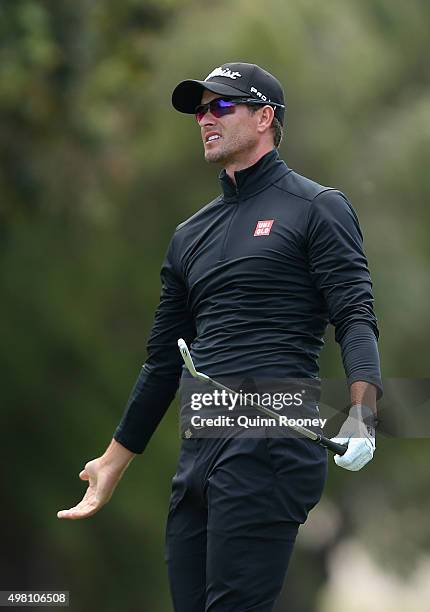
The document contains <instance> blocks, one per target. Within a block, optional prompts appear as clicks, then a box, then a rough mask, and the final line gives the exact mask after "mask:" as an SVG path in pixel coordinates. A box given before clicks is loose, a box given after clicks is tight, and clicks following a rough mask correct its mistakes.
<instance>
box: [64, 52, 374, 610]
mask: <svg viewBox="0 0 430 612" xmlns="http://www.w3.org/2000/svg"><path fill="white" fill-rule="evenodd" d="M172 102H173V106H174V107H175V109H177V110H178V111H180V112H182V113H188V114H190V115H194V116H195V118H196V120H197V125H198V128H199V130H200V136H201V138H202V142H203V149H204V156H205V160H206V161H207V162H209V163H214V164H219V165H220V166H221V168H222V171H221V174H220V176H219V178H220V183H221V194H220V195H219V196H218V197H217V198H216V199H215V200H213V201H212V202H210V203H209V204H207V205H206V206H204V207H203V208H201V209H200V210H199V211H198V212H196V213H195V214H194V215H193V216H192V217H190V218H189V219H188V220H186V221H185V222H183V223H181V224H180V225H178V227H177V228H176V230H175V233H174V235H173V238H172V240H171V242H170V244H169V247H168V250H167V254H166V257H165V261H164V263H163V267H162V270H161V281H162V294H161V299H160V304H159V306H158V309H157V311H156V315H155V321H154V325H153V328H152V331H151V334H150V338H149V342H148V346H147V352H148V358H147V361H146V362H145V364H144V366H143V368H142V370H141V372H140V375H139V377H138V379H137V381H136V384H135V386H134V388H133V390H132V392H131V395H130V398H129V401H128V405H127V408H126V411H125V413H124V416H123V418H122V420H121V422H120V424H119V426H118V428H117V429H116V431H115V433H114V436H113V440H112V442H111V443H110V445H109V447H108V448H107V450H106V452H105V453H104V454H103V455H102V456H101V457H98V458H97V459H94V460H92V461H90V462H88V463H87V464H86V465H85V468H84V469H83V470H82V472H81V473H80V475H79V476H80V478H81V479H82V480H86V481H88V482H89V487H88V489H87V491H86V493H85V496H84V498H83V499H82V501H81V502H80V503H78V504H77V505H76V506H75V507H73V508H71V509H69V510H62V511H60V512H58V517H59V518H69V519H79V518H84V517H88V516H91V515H92V514H94V513H95V512H97V511H98V510H99V509H100V508H101V507H102V506H103V505H104V504H106V503H107V501H108V500H109V499H110V497H111V495H112V493H113V491H114V489H115V486H116V485H117V483H118V481H119V480H120V478H121V476H122V475H123V473H124V471H125V469H126V468H127V466H128V465H129V463H130V461H131V460H132V459H133V457H134V456H135V455H136V454H139V453H142V452H143V450H144V449H145V447H146V445H147V443H148V441H149V439H150V437H151V435H152V434H153V432H154V431H155V429H156V427H157V425H158V423H159V422H160V420H161V419H162V417H163V415H164V413H165V412H166V410H167V408H168V407H169V404H170V403H171V401H172V399H173V398H174V396H175V393H176V391H177V389H178V386H179V383H180V379H181V377H182V382H184V380H186V379H187V375H188V373H187V372H186V371H185V368H183V361H182V357H181V354H180V352H179V351H178V347H177V339H178V338H183V339H184V340H185V341H186V342H187V344H188V345H189V346H190V348H191V355H192V358H193V360H194V363H195V366H196V368H197V369H198V370H199V371H201V372H204V373H205V374H207V375H208V376H210V377H211V378H213V379H220V378H221V379H223V378H225V377H226V376H230V377H231V376H235V377H237V379H238V380H239V379H244V378H245V377H248V378H252V379H254V380H256V379H260V378H264V377H271V378H276V379H277V380H283V379H285V380H286V379H307V380H310V381H318V380H319V379H318V357H319V353H320V350H321V348H322V345H323V336H324V332H325V329H326V326H327V324H328V323H329V322H331V323H332V324H333V326H334V327H335V332H336V336H335V337H336V341H337V342H338V343H339V345H340V347H341V352H342V360H343V366H344V370H345V374H346V382H347V384H348V387H349V390H350V400H351V410H350V414H349V417H348V418H347V420H346V422H345V423H344V425H343V426H342V429H341V431H340V432H339V435H338V436H337V438H336V440H337V441H339V442H341V443H347V444H348V450H347V452H346V453H345V454H344V455H343V456H340V455H336V456H335V461H336V463H337V464H338V465H340V466H342V467H344V468H346V469H349V470H358V469H360V468H361V467H363V466H364V465H365V464H366V463H367V462H368V461H369V460H370V459H372V457H373V453H374V450H375V434H374V427H373V425H374V415H375V414H376V401H377V399H379V397H380V396H381V395H382V384H381V375H380V365H379V355H378V348H377V339H378V328H377V321H376V317H375V314H374V311H373V296H372V283H371V279H370V275H369V270H368V266H367V261H366V257H365V255H364V253H363V237H362V233H361V230H360V227H359V223H358V219H357V216H356V214H355V212H354V210H353V208H352V207H351V204H350V203H349V201H348V199H347V198H346V197H345V195H344V194H342V193H341V192H340V191H339V190H337V189H333V188H331V187H323V186H322V185H319V184H317V183H315V182H313V181H312V180H310V179H308V178H305V177H303V176H301V175H299V174H297V173H296V172H294V171H293V170H291V169H290V168H289V167H288V166H287V165H286V164H285V163H284V161H282V160H281V159H280V158H279V155H278V147H279V144H280V142H281V139H282V134H283V126H284V117H285V101H284V93H283V90H282V86H281V84H280V83H279V81H278V80H277V79H276V78H275V77H274V76H272V75H271V74H270V73H269V72H267V71H266V70H263V69H262V68H260V67H259V66H256V65H253V64H246V63H228V64H224V65H223V66H220V67H216V68H215V69H214V70H212V71H211V72H210V74H209V75H208V76H207V77H206V79H205V80H202V81H200V80H186V81H182V82H181V83H179V85H178V86H177V87H176V88H175V90H174V92H173V96H172ZM191 188H192V186H190V189H191ZM188 378H189V375H188ZM314 411H315V412H314V414H315V416H318V406H317V405H315V406H314ZM326 472H327V451H326V449H324V448H323V447H321V446H318V445H317V444H315V443H314V442H312V441H311V440H308V439H306V438H301V437H266V436H256V437H240V436H239V437H221V438H204V437H199V436H198V435H195V432H193V431H192V430H189V431H188V434H187V436H185V437H184V439H183V440H182V444H181V451H180V456H179V462H178V468H177V472H176V474H175V476H174V478H173V482H172V496H171V501H170V509H169V516H168V522H167V529H166V559H167V564H168V572H169V580H170V587H171V593H172V599H173V606H174V610H175V611H176V612H246V611H251V610H252V611H253V612H269V611H270V610H273V607H274V605H275V601H276V599H277V597H278V596H279V593H280V591H281V588H282V584H283V580H284V577H285V574H286V571H287V567H288V562H289V559H290V556H291V552H292V550H293V547H294V542H295V539H296V535H297V532H298V529H299V526H300V525H301V524H303V523H304V522H305V521H306V518H307V516H308V513H309V511H310V510H311V509H312V508H313V507H314V506H315V505H316V504H317V503H318V501H319V500H320V498H321V495H322V491H323V488H324V484H325V480H326Z"/></svg>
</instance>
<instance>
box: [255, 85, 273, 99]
mask: <svg viewBox="0 0 430 612" xmlns="http://www.w3.org/2000/svg"><path fill="white" fill-rule="evenodd" d="M251 93H253V94H255V95H256V96H258V97H259V98H261V99H262V100H263V102H270V98H267V97H266V96H265V95H264V94H262V93H261V91H258V89H255V87H251Z"/></svg>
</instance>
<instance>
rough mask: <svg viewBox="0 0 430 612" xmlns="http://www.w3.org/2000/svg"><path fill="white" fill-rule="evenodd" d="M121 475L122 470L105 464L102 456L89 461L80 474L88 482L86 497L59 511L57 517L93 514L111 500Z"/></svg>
mask: <svg viewBox="0 0 430 612" xmlns="http://www.w3.org/2000/svg"><path fill="white" fill-rule="evenodd" d="M121 476H122V471H118V470H116V469H113V468H112V467H111V466H109V465H105V464H104V463H103V461H102V458H101V457H99V458H97V459H93V460H92V461H89V462H88V463H87V464H86V465H85V468H84V469H83V470H82V471H81V472H80V474H79V478H80V479H81V480H86V481H87V482H88V489H87V490H86V492H85V495H84V497H83V498H82V500H81V501H80V502H79V503H78V504H77V505H76V506H73V508H69V509H68V510H60V511H59V512H57V517H58V518H61V519H64V518H65V519H82V518H87V517H89V516H92V515H93V514H95V513H96V512H98V511H99V510H100V508H102V507H103V506H104V505H105V504H107V502H108V501H109V500H110V498H111V497H112V493H113V492H114V490H115V487H116V485H117V484H118V482H119V480H120V479H121Z"/></svg>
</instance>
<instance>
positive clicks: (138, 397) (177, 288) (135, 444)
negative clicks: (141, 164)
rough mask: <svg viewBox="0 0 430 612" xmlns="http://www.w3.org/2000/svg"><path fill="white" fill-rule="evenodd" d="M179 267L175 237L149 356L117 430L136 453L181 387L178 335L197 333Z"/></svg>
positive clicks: (188, 339)
mask: <svg viewBox="0 0 430 612" xmlns="http://www.w3.org/2000/svg"><path fill="white" fill-rule="evenodd" d="M177 268H178V266H177V260H176V255H175V250H174V237H173V239H172V241H171V242H170V245H169V248H168V251H167V254H166V257H165V260H164V263H163V266H162V269H161V285H162V290H161V297H160V303H159V305H158V308H157V310H156V313H155V319H154V324H153V327H152V330H151V333H150V337H149V341H148V344H147V354H148V358H147V360H146V362H145V364H144V365H143V367H142V370H141V372H140V374H139V376H138V378H137V381H136V383H135V385H134V387H133V389H132V391H131V394H130V397H129V399H128V402H127V406H126V409H125V412H124V415H123V417H122V419H121V421H120V423H119V425H118V427H117V429H116V431H115V433H114V438H115V440H116V441H117V442H119V443H121V444H122V445H123V446H125V447H126V448H128V449H129V450H131V451H132V452H135V453H142V452H143V451H144V449H145V447H146V445H147V443H148V442H149V440H150V438H151V436H152V434H153V433H154V431H155V429H156V428H157V426H158V424H159V422H160V421H161V419H162V418H163V416H164V414H165V412H166V410H167V408H168V407H169V405H170V403H171V402H172V400H173V398H174V396H175V393H176V391H177V389H178V386H179V379H180V375H181V370H182V364H183V361H182V357H181V355H180V352H179V350H178V346H177V339H178V338H180V337H182V338H184V339H185V340H186V342H188V343H190V342H191V341H192V340H193V339H194V337H195V335H196V332H195V326H194V322H193V319H192V316H191V314H190V312H189V310H188V308H187V295H186V287H185V285H184V282H183V280H182V278H181V275H180V273H179V272H178V269H177Z"/></svg>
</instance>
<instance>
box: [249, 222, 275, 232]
mask: <svg viewBox="0 0 430 612" xmlns="http://www.w3.org/2000/svg"><path fill="white" fill-rule="evenodd" d="M274 220H275V219H268V220H266V221H257V225H256V226H255V230H254V236H268V235H269V234H270V230H271V229H272V225H273V222H274Z"/></svg>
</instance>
